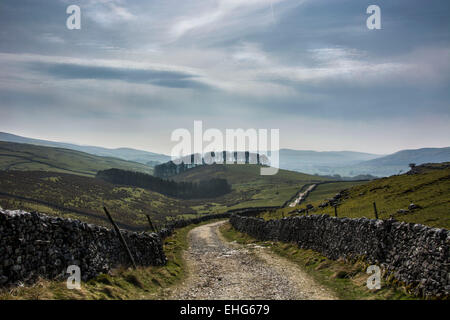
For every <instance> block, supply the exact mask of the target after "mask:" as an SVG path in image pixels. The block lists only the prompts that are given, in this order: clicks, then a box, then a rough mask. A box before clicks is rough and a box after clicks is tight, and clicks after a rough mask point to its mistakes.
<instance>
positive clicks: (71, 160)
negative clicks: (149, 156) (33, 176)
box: [0, 141, 152, 176]
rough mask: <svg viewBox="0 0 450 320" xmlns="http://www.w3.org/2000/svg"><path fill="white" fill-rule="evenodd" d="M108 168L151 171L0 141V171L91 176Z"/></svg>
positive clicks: (132, 164)
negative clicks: (46, 172)
mask: <svg viewBox="0 0 450 320" xmlns="http://www.w3.org/2000/svg"><path fill="white" fill-rule="evenodd" d="M110 168H119V169H124V170H132V171H139V172H144V173H152V168H151V167H149V166H146V165H143V164H140V163H137V162H131V161H125V160H121V159H117V158H110V157H99V156H95V155H91V154H88V153H84V152H80V151H75V150H69V149H62V148H53V147H43V146H37V145H32V144H25V143H12V142H2V141H0V170H22V171H29V170H42V171H53V172H65V173H72V174H78V175H85V176H94V175H95V174H96V173H97V171H99V170H105V169H110Z"/></svg>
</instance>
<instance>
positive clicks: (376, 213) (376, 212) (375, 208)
mask: <svg viewBox="0 0 450 320" xmlns="http://www.w3.org/2000/svg"><path fill="white" fill-rule="evenodd" d="M373 211H374V212H375V219H377V220H378V211H377V205H376V203H375V202H374V203H373Z"/></svg>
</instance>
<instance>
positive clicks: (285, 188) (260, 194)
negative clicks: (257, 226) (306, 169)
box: [172, 164, 326, 208]
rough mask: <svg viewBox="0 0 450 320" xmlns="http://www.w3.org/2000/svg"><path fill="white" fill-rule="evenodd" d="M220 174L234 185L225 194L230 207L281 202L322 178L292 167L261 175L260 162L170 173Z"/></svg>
mask: <svg viewBox="0 0 450 320" xmlns="http://www.w3.org/2000/svg"><path fill="white" fill-rule="evenodd" d="M212 178H223V179H226V180H227V181H228V182H229V183H230V184H231V185H232V188H233V191H232V193H231V194H230V195H227V196H225V197H224V198H226V199H228V200H229V201H227V202H231V203H234V205H233V206H232V207H231V208H239V207H250V206H280V205H283V204H284V203H285V202H286V201H287V200H289V199H290V198H291V197H292V196H294V195H295V194H296V193H297V192H298V191H299V190H300V189H301V188H302V187H303V186H304V185H305V184H308V183H313V182H319V181H325V180H326V179H325V178H323V177H318V176H313V175H308V174H304V173H299V172H295V171H288V170H281V169H280V170H279V171H278V173H277V174H276V175H272V176H262V175H260V166H258V165H249V164H230V165H223V164H215V165H205V166H199V167H196V168H193V169H191V170H189V171H186V172H183V173H181V174H178V175H176V176H173V177H172V179H173V180H174V181H200V180H203V179H212Z"/></svg>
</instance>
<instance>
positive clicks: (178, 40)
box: [0, 0, 450, 154]
mask: <svg viewBox="0 0 450 320" xmlns="http://www.w3.org/2000/svg"><path fill="white" fill-rule="evenodd" d="M372 4H376V5H378V6H379V7H380V9H381V29H380V30H369V29H368V28H367V26H366V20H367V18H368V17H369V14H367V13H366V9H367V7H368V6H369V5H372ZM69 5H78V6H79V7H80V9H81V29H80V30H69V29H68V28H67V27H66V20H67V18H68V17H69V15H68V14H67V13H66V8H67V7H68V6H69ZM449 89H450V2H449V1H437V0H421V1H418V0H397V1H392V0H370V1H364V0H352V1H348V0H339V1H336V0H183V1H180V0H148V1H138V0H133V1H126V0H108V1H107V0H80V1H76V0H52V1H36V0H2V1H0V131H3V132H9V133H14V134H18V135H23V136H27V137H32V138H39V139H48V140H54V141H63V142H72V143H78V144H84V145H97V146H104V147H111V148H114V147H131V148H137V149H142V150H147V151H152V152H159V153H165V154H170V151H171V149H172V147H173V146H174V145H175V144H176V143H175V142H173V141H171V140H170V137H171V133H172V132H173V131H174V130H175V129H178V128H186V129H188V130H190V131H191V132H192V131H193V124H194V120H201V121H203V127H204V129H208V128H218V129H219V130H223V132H225V129H237V128H243V129H249V128H254V129H279V130H280V147H282V148H291V149H298V150H318V151H326V150H333V151H341V150H351V151H361V152H370V153H378V154H388V153H392V152H396V151H398V150H402V149H414V148H421V147H447V146H449V145H450V126H449V120H450V90H449Z"/></svg>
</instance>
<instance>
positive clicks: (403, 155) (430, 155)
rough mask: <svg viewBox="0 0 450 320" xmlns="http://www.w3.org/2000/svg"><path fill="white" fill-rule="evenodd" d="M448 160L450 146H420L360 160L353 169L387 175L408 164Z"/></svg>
mask: <svg viewBox="0 0 450 320" xmlns="http://www.w3.org/2000/svg"><path fill="white" fill-rule="evenodd" d="M446 161H450V147H447V148H422V149H415V150H402V151H399V152H396V153H393V154H391V155H388V156H384V157H381V158H377V159H373V160H368V161H364V162H361V163H359V164H357V165H356V166H354V167H353V170H355V171H357V172H359V174H364V173H368V172H370V173H371V174H374V175H377V176H389V175H393V174H398V173H399V172H400V171H401V172H406V171H408V170H409V167H408V165H409V164H410V163H415V164H416V165H420V164H424V163H440V162H446Z"/></svg>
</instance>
